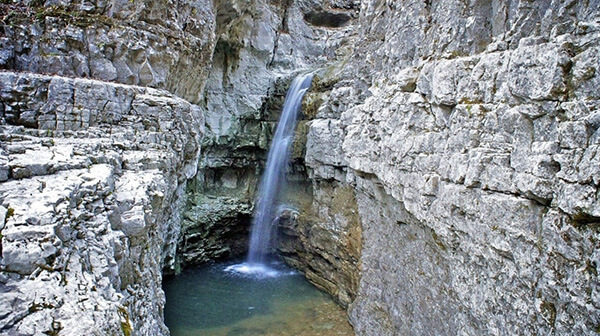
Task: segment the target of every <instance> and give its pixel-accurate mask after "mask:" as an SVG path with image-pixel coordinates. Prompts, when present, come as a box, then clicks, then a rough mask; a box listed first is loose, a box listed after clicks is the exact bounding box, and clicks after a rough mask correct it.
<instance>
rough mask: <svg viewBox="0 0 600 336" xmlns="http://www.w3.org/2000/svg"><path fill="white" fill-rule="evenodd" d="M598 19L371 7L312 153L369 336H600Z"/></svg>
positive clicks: (495, 8) (327, 95)
mask: <svg viewBox="0 0 600 336" xmlns="http://www.w3.org/2000/svg"><path fill="white" fill-rule="evenodd" d="M599 6H600V4H599V3H598V2H595V1H591V2H587V1H583V2H581V1H402V2H398V1H362V3H361V11H360V19H359V24H358V28H357V29H358V37H357V39H356V41H355V42H354V46H355V47H354V49H353V50H351V51H350V52H349V53H347V56H345V57H346V58H340V59H339V62H340V63H341V64H342V65H340V66H339V67H336V65H335V64H332V65H331V67H332V69H329V71H326V72H324V73H323V78H324V80H323V81H324V82H331V81H334V82H335V84H333V85H332V86H331V87H327V88H326V89H321V90H319V89H318V88H317V89H316V90H315V92H313V95H314V96H315V97H316V98H315V99H319V100H321V101H322V104H320V105H319V107H318V108H317V113H316V119H315V120H313V121H311V122H310V123H309V131H308V141H307V151H306V164H307V166H308V167H309V173H310V176H311V178H312V180H313V181H314V182H313V186H314V190H315V191H314V192H315V195H319V194H320V193H327V195H328V197H327V198H323V199H322V200H321V201H317V203H318V204H317V206H318V208H319V209H322V210H321V211H319V213H320V214H321V216H319V220H317V221H313V224H316V225H317V226H318V227H319V228H318V229H316V228H314V227H313V228H312V231H313V232H321V231H325V232H328V237H329V238H330V239H331V240H333V241H335V242H338V243H339V246H340V247H338V249H339V248H344V247H345V248H346V249H348V250H352V248H353V245H352V244H351V241H352V240H349V239H348V237H351V232H352V231H351V230H350V229H349V228H352V227H353V226H352V223H353V221H352V220H350V219H351V218H352V217H353V216H358V222H359V223H360V225H361V234H362V247H361V249H360V253H358V255H359V256H360V263H359V267H360V271H361V274H360V282H359V284H358V289H357V290H356V291H355V292H354V293H353V296H355V297H356V298H355V299H354V300H353V301H352V302H351V304H350V306H349V313H350V320H351V322H352V324H353V325H354V327H355V330H356V332H357V334H359V335H439V334H460V335H477V334H489V335H511V334H561V335H566V334H570V335H579V334H586V335H591V334H595V333H597V332H598V330H599V327H600V314H599V311H600V310H599V308H600V306H599V302H600V300H599V299H598V298H599V293H600V292H599V290H600V283H599V282H598V268H599V267H600V259H599V258H600V254H599V247H600V246H599V245H598V242H599V238H600V231H599V225H600V217H599V216H600V203H599V201H598V182H599V181H598V177H599V176H600V175H599V173H600V171H599V167H600V165H599V163H600V162H599V156H598V148H599V144H600V142H599V139H600V138H599V134H600V133H599V132H600V131H598V127H599V126H600V124H599V123H598V117H599V114H598V98H599V96H598V88H599V86H598V85H599V84H600V82H599V79H598V78H599V77H598V75H597V71H598V66H599V62H600V59H599V57H598V50H599V49H598V48H599V37H600V30H599V28H600V25H599V23H600V21H599V20H600V7H599ZM338 68H339V69H338ZM336 71H337V72H336ZM336 81H337V82H336ZM332 184H333V185H334V186H336V188H337V189H335V190H344V188H349V187H351V188H353V190H354V197H347V200H346V201H345V202H344V203H343V204H339V203H337V202H336V198H335V197H333V196H332V195H331V193H332V189H331V185H332ZM333 193H334V195H335V191H333ZM323 209H324V210H323ZM336 213H337V215H335V214H336ZM347 213H351V215H350V216H349V215H345V214H347ZM354 213H357V215H354ZM331 214H334V215H333V216H332V215H331ZM299 225H301V224H299ZM356 232H358V231H356ZM318 237H319V234H315V235H313V236H312V238H318ZM310 239H311V237H309V239H308V240H310ZM329 251H336V249H329ZM330 264H332V263H330ZM338 287H342V288H341V289H342V290H344V289H346V288H351V287H347V286H346V287H343V286H340V283H338ZM338 289H339V288H338ZM338 289H336V290H338ZM349 292H352V291H349Z"/></svg>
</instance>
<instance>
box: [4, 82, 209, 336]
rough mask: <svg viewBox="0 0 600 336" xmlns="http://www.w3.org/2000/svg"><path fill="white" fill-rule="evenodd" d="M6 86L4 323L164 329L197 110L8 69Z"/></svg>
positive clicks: (32, 330) (99, 330)
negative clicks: (165, 275)
mask: <svg viewBox="0 0 600 336" xmlns="http://www.w3.org/2000/svg"><path fill="white" fill-rule="evenodd" d="M0 87H1V90H0V94H1V95H2V119H3V120H5V121H6V124H4V125H2V126H0V130H1V135H0V136H1V137H2V145H1V147H0V148H1V149H0V150H1V157H2V165H1V167H0V169H1V171H2V176H1V178H2V181H3V182H2V183H1V184H0V204H1V206H0V214H1V215H2V219H3V220H2V223H1V225H2V226H1V230H0V232H1V234H2V245H1V248H2V259H1V266H2V275H1V278H0V279H1V286H2V294H1V295H0V300H1V302H2V305H1V306H2V313H0V316H1V320H0V328H1V329H2V330H3V332H6V333H8V334H11V335H39V334H42V333H45V334H61V335H62V334H65V335H82V334H87V333H89V332H90V331H93V333H95V334H98V335H106V334H115V335H116V334H124V335H129V334H131V333H132V331H133V330H135V332H136V334H143V335H160V334H166V333H167V330H166V328H165V326H164V324H163V322H162V321H163V319H162V309H161V307H163V306H164V300H165V299H164V294H163V292H162V289H161V281H162V276H161V270H162V268H163V264H165V263H166V264H169V263H172V262H173V260H174V252H175V241H174V240H175V239H176V237H177V236H178V230H179V221H178V216H179V213H180V211H181V207H182V206H183V203H182V200H183V198H182V196H183V194H184V191H185V185H186V180H187V179H189V178H191V177H193V176H194V174H195V173H196V164H197V160H198V153H199V148H198V144H199V140H200V137H201V136H202V129H201V128H199V125H202V115H201V113H200V109H199V108H198V107H197V106H195V105H192V104H190V103H188V102H186V101H184V100H182V99H180V98H177V97H175V96H173V95H171V94H169V93H167V92H166V91H159V90H155V89H149V88H142V87H135V86H127V85H121V84H111V83H106V82H100V81H95V80H86V79H70V78H65V77H58V76H43V75H33V74H22V73H14V72H0ZM15 120H19V123H21V122H22V123H23V124H26V125H28V126H29V127H24V126H21V125H15V124H14V123H13V121H15ZM174 237H175V238H174Z"/></svg>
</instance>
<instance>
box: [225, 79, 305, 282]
mask: <svg viewBox="0 0 600 336" xmlns="http://www.w3.org/2000/svg"><path fill="white" fill-rule="evenodd" d="M311 81H312V74H304V75H299V76H297V77H296V78H294V80H293V81H292V84H291V86H290V88H289V90H288V92H287V94H286V96H285V102H284V104H283V111H282V113H281V117H280V118H279V122H278V124H277V130H276V131H275V136H274V137H273V141H272V142H271V148H270V149H269V155H268V157H267V167H266V169H265V172H264V173H263V176H262V178H261V182H260V186H259V189H258V197H257V200H256V209H255V212H254V218H253V221H252V231H251V233H250V246H249V249H248V260H247V262H246V263H243V264H239V265H234V266H231V267H230V268H231V270H234V271H237V272H241V273H264V274H267V275H268V274H271V273H270V272H272V270H270V269H268V268H267V267H266V266H265V262H266V261H267V258H268V255H269V251H270V242H271V233H272V231H273V224H274V223H273V222H274V221H275V219H276V218H275V217H276V215H277V214H276V209H277V202H278V197H279V191H280V190H281V189H282V187H283V185H284V183H285V169H286V166H287V163H288V161H289V155H290V146H291V144H292V142H293V139H294V132H295V129H296V123H297V120H298V111H299V110H300V106H301V104H302V97H303V96H304V94H305V93H306V91H307V90H308V88H309V87H310V84H311Z"/></svg>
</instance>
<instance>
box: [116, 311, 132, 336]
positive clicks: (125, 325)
mask: <svg viewBox="0 0 600 336" xmlns="http://www.w3.org/2000/svg"><path fill="white" fill-rule="evenodd" d="M118 312H119V315H120V316H121V318H122V319H123V321H121V331H122V332H123V336H131V335H132V334H133V328H132V327H131V323H130V322H129V313H128V312H127V310H126V309H125V308H123V307H119V308H118Z"/></svg>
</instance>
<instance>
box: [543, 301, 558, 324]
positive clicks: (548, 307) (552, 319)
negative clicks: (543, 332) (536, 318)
mask: <svg viewBox="0 0 600 336" xmlns="http://www.w3.org/2000/svg"><path fill="white" fill-rule="evenodd" d="M540 310H541V311H542V314H543V315H544V317H546V318H547V319H548V322H549V323H550V325H552V326H554V324H555V323H556V307H555V306H554V303H552V302H548V301H543V302H542V304H541V305H540Z"/></svg>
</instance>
